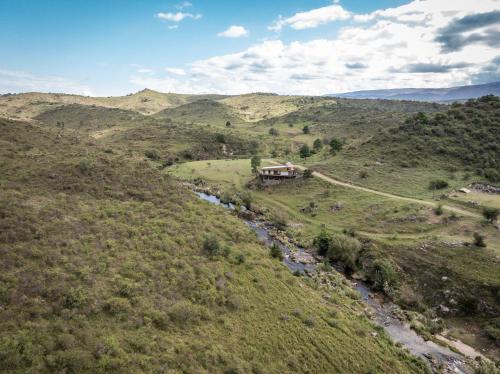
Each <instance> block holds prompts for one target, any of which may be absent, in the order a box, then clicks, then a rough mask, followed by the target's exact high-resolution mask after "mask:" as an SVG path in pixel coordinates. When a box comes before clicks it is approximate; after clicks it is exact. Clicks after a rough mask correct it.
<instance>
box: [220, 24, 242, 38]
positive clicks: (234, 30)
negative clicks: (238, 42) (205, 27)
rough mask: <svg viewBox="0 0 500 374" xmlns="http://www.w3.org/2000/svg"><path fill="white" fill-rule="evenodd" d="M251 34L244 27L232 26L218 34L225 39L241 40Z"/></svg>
mask: <svg viewBox="0 0 500 374" xmlns="http://www.w3.org/2000/svg"><path fill="white" fill-rule="evenodd" d="M248 34H249V32H248V30H247V29H245V28H244V27H243V26H239V25H232V26H230V27H229V28H228V29H227V30H225V31H222V32H220V33H218V34H217V35H218V36H222V37H225V38H241V37H244V36H248Z"/></svg>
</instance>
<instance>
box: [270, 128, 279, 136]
mask: <svg viewBox="0 0 500 374" xmlns="http://www.w3.org/2000/svg"><path fill="white" fill-rule="evenodd" d="M269 135H272V136H278V130H276V129H275V128H274V127H271V128H270V129H269Z"/></svg>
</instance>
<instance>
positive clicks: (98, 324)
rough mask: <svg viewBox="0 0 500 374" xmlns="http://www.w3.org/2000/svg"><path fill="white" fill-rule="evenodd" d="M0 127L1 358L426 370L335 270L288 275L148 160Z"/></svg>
mask: <svg viewBox="0 0 500 374" xmlns="http://www.w3.org/2000/svg"><path fill="white" fill-rule="evenodd" d="M0 128H1V131H0V143H1V144H2V147H1V148H0V160H1V163H0V171H1V173H0V188H2V193H1V194H0V211H1V212H2V213H1V216H0V229H1V230H0V243H1V246H0V248H1V249H0V253H1V256H0V263H1V266H2V274H1V275H0V285H1V286H0V304H1V305H2V309H1V310H0V316H1V318H0V329H1V331H2V334H1V336H0V370H1V371H5V372H9V373H23V372H33V371H35V372H38V373H48V372H95V373H104V372H119V373H136V372H160V371H164V370H168V371H169V372H173V373H180V372H196V373H227V372H232V373H247V372H266V373H283V372H300V373H303V372H329V373H344V372H353V373H366V372H368V371H370V372H375V373H425V372H427V369H426V368H425V367H424V365H423V363H422V361H420V360H417V359H415V358H412V357H410V356H409V355H408V354H407V353H405V352H404V351H403V350H402V349H401V348H398V347H396V346H395V345H393V344H392V343H391V342H390V341H389V339H388V338H387V337H386V336H385V334H384V333H383V331H381V330H380V329H376V328H375V327H374V326H373V325H372V324H371V323H370V322H369V320H368V318H367V317H366V316H365V313H364V311H363V306H362V303H361V302H360V301H359V300H358V296H357V295H356V294H355V293H353V291H352V289H351V288H349V287H347V286H346V285H345V284H344V282H343V281H342V279H341V278H340V277H339V276H335V275H332V276H331V277H330V280H329V283H331V286H325V284H322V283H320V282H317V283H316V282H315V281H313V280H310V279H307V278H302V277H295V276H293V275H292V273H291V272H290V271H289V270H288V269H287V268H286V267H285V266H284V265H283V264H282V263H280V262H279V261H277V260H275V259H272V258H271V257H270V256H269V251H268V249H267V248H266V247H265V246H264V245H263V244H261V243H260V242H259V241H258V239H257V237H256V235H255V234H254V233H253V232H252V231H251V230H250V228H248V227H247V226H246V225H245V224H244V223H242V222H241V221H240V220H238V219H237V218H236V217H234V216H233V215H232V214H231V213H230V212H228V211H226V210H224V209H222V208H219V207H214V206H212V205H210V204H208V203H205V202H202V201H200V200H198V199H197V198H196V197H195V196H194V194H192V193H191V192H190V191H187V190H186V189H184V188H180V187H179V186H178V183H177V181H176V180H174V179H172V178H171V177H168V176H165V175H164V173H162V172H161V171H160V170H158V168H157V167H156V166H157V165H156V164H155V163H153V162H151V161H144V160H137V159H135V158H128V157H127V156H126V154H124V153H121V152H120V151H119V150H116V151H114V152H112V153H109V152H106V148H102V147H100V146H98V145H95V144H91V143H90V144H89V143H87V142H84V141H76V140H75V139H74V138H73V137H72V136H70V135H64V134H63V135H61V134H60V133H59V132H58V131H57V130H56V129H51V128H43V127H40V126H36V125H32V124H26V123H20V122H11V121H5V120H0ZM115 152H116V153H115ZM228 162H230V161H228ZM214 163H215V164H216V165H218V166H217V167H221V166H220V165H223V162H222V161H218V162H214ZM219 164H220V165H219ZM197 165H198V166H199V167H201V168H206V167H207V165H206V162H205V164H201V163H198V164H197ZM188 172H189V171H188ZM214 174H216V173H214ZM229 182H231V180H229ZM208 237H211V238H216V243H217V248H216V249H214V247H213V245H211V246H210V248H212V249H213V250H211V252H208V249H207V248H208V247H207V245H206V242H207V238H208ZM325 295H327V296H325ZM372 332H377V335H376V336H374V335H373V334H372ZM360 352H363V357H364V360H359V359H358V357H359V354H360Z"/></svg>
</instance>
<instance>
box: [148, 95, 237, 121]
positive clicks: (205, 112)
mask: <svg viewBox="0 0 500 374" xmlns="http://www.w3.org/2000/svg"><path fill="white" fill-rule="evenodd" d="M155 117H157V118H163V119H169V120H172V121H176V122H181V123H196V124H203V125H207V124H210V125H214V126H219V127H225V126H226V122H227V121H229V122H230V123H231V124H235V123H239V122H242V120H241V118H239V117H238V116H237V115H236V114H234V113H233V112H232V111H231V110H230V108H229V107H227V106H226V105H224V104H222V103H220V102H217V101H214V100H208V99H207V100H198V101H195V102H192V103H188V104H184V105H181V106H178V107H175V108H170V109H166V110H163V111H161V112H159V113H157V114H156V115H155Z"/></svg>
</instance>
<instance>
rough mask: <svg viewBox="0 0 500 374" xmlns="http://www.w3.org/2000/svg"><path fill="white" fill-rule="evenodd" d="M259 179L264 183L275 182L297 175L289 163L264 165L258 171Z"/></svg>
mask: <svg viewBox="0 0 500 374" xmlns="http://www.w3.org/2000/svg"><path fill="white" fill-rule="evenodd" d="M259 176H260V180H261V181H262V182H263V183H264V184H277V183H280V182H282V181H283V180H286V179H292V178H296V177H297V170H296V169H295V167H294V166H293V165H292V164H291V163H290V162H287V163H286V164H284V165H275V166H265V167H263V168H262V169H260V171H259Z"/></svg>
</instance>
